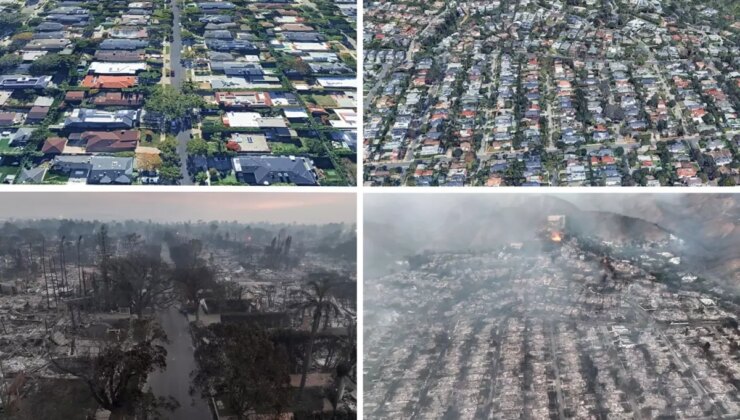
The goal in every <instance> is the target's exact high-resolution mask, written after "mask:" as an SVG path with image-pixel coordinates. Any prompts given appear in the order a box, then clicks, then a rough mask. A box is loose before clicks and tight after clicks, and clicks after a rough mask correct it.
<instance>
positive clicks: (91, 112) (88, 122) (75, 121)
mask: <svg viewBox="0 0 740 420" xmlns="http://www.w3.org/2000/svg"><path fill="white" fill-rule="evenodd" d="M138 119H139V111H138V110H121V111H112V112H108V111H100V110H95V109H86V108H77V109H75V110H73V111H72V114H70V116H68V117H67V118H66V119H65V120H64V127H65V128H107V129H114V128H132V127H134V126H135V125H136V122H137V121H138Z"/></svg>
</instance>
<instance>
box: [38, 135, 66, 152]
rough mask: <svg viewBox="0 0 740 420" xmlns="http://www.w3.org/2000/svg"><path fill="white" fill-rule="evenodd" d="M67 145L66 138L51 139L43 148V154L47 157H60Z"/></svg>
mask: <svg viewBox="0 0 740 420" xmlns="http://www.w3.org/2000/svg"><path fill="white" fill-rule="evenodd" d="M66 145H67V139H65V138H64V137H49V138H48V139H46V141H45V142H44V145H43V146H42V147H41V152H42V153H43V154H45V155H59V154H62V152H64V147H65V146H66Z"/></svg>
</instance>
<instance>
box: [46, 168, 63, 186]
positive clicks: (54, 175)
mask: <svg viewBox="0 0 740 420" xmlns="http://www.w3.org/2000/svg"><path fill="white" fill-rule="evenodd" d="M67 181H69V175H67V174H65V173H63V172H56V171H48V172H46V177H45V178H44V184H66V183H67Z"/></svg>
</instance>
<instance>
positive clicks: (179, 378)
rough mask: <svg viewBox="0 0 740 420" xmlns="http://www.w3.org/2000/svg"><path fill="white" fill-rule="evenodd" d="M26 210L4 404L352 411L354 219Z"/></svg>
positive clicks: (7, 290)
mask: <svg viewBox="0 0 740 420" xmlns="http://www.w3.org/2000/svg"><path fill="white" fill-rule="evenodd" d="M4 216H7V215H4ZM17 217H18V218H15V217H14V218H13V220H12V221H10V220H9V218H8V219H6V221H5V222H4V224H0V238H1V239H0V321H1V322H0V324H1V326H0V391H1V394H0V395H1V397H0V401H1V402H2V412H3V414H4V415H8V416H9V417H10V418H18V419H40V418H43V419H75V418H79V419H85V418H96V419H134V418H137V419H141V418H175V419H210V418H214V419H215V418H220V419H243V418H247V417H252V416H257V415H264V416H291V417H293V416H294V417H295V418H306V417H313V418H322V417H325V418H329V417H332V416H336V418H355V416H356V401H357V395H356V385H355V383H356V380H357V379H356V373H355V366H356V355H355V352H356V342H355V341H356V331H355V329H356V313H355V308H356V274H355V272H356V268H355V264H356V262H355V252H356V239H355V238H356V237H355V231H354V226H352V225H350V224H346V223H341V222H340V223H329V224H310V223H302V224H295V223H293V224H286V223H268V222H259V223H243V222H225V221H217V220H214V221H202V220H200V221H193V222H170V223H158V222H153V221H151V220H150V221H142V220H134V219H132V220H126V219H125V218H123V219H120V220H116V221H107V220H106V221H98V220H94V219H89V220H72V219H34V220H32V219H21V218H20V217H21V215H17ZM157 416H160V417H157Z"/></svg>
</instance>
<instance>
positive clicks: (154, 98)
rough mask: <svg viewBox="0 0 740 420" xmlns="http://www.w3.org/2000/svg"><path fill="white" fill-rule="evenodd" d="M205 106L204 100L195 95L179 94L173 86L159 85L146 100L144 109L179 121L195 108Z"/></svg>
mask: <svg viewBox="0 0 740 420" xmlns="http://www.w3.org/2000/svg"><path fill="white" fill-rule="evenodd" d="M201 106H203V98H201V97H200V96H199V95H195V94H184V93H180V92H178V91H177V90H176V89H175V88H174V87H172V86H171V85H158V86H156V87H155V88H154V91H153V92H152V95H151V96H150V97H149V98H148V99H147V100H146V103H145V104H144V109H146V111H147V112H154V113H159V114H162V115H164V116H165V117H166V118H168V119H177V118H181V117H184V116H185V115H187V114H189V113H190V111H191V110H192V109H193V108H200V107H201Z"/></svg>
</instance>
